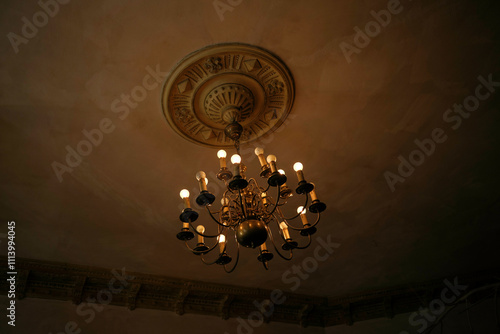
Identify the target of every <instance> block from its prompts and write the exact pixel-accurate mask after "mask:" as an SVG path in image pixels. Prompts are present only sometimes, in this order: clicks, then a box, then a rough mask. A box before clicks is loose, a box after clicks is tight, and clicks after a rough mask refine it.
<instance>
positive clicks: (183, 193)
mask: <svg viewBox="0 0 500 334" xmlns="http://www.w3.org/2000/svg"><path fill="white" fill-rule="evenodd" d="M180 195H181V198H182V199H184V198H188V197H189V190H187V189H182V190H181V193H180Z"/></svg>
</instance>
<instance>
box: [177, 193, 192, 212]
mask: <svg viewBox="0 0 500 334" xmlns="http://www.w3.org/2000/svg"><path fill="white" fill-rule="evenodd" d="M179 195H180V196H181V198H182V199H183V200H184V209H190V208H191V202H189V190H187V189H182V190H181V192H180V194H179Z"/></svg>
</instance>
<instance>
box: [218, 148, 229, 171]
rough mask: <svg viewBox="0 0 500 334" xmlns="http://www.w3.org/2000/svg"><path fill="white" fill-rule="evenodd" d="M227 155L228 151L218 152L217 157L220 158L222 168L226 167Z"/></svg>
mask: <svg viewBox="0 0 500 334" xmlns="http://www.w3.org/2000/svg"><path fill="white" fill-rule="evenodd" d="M226 156H227V153H226V151H224V150H219V152H217V157H218V158H219V163H220V168H221V169H222V168H226Z"/></svg>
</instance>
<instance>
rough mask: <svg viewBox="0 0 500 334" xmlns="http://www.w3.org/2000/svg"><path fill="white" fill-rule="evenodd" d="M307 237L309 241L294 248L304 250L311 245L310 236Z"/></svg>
mask: <svg viewBox="0 0 500 334" xmlns="http://www.w3.org/2000/svg"><path fill="white" fill-rule="evenodd" d="M307 237H308V239H309V240H308V242H307V244H306V245H305V246H295V248H296V249H306V248H307V247H309V246H310V245H311V241H312V239H311V235H308V236H307Z"/></svg>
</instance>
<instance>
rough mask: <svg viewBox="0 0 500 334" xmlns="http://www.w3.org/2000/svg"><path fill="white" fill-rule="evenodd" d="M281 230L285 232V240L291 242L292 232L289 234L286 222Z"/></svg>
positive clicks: (281, 226)
mask: <svg viewBox="0 0 500 334" xmlns="http://www.w3.org/2000/svg"><path fill="white" fill-rule="evenodd" d="M280 228H281V231H283V238H285V240H291V237H290V232H288V226H287V225H286V223H285V222H281V223H280Z"/></svg>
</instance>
